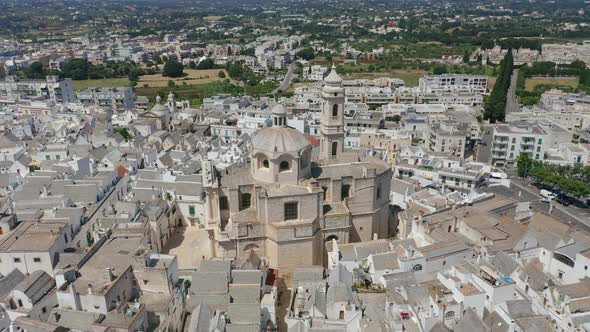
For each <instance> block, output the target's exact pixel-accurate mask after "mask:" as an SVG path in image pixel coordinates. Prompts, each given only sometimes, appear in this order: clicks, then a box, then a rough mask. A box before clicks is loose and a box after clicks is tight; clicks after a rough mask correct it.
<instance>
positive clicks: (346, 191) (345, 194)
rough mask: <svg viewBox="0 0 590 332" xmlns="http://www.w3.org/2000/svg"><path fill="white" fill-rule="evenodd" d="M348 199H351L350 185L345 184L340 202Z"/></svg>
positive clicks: (341, 189)
mask: <svg viewBox="0 0 590 332" xmlns="http://www.w3.org/2000/svg"><path fill="white" fill-rule="evenodd" d="M348 197H350V185H349V184H343V185H342V187H341V188H340V200H341V201H343V200H345V199H346V198H348Z"/></svg>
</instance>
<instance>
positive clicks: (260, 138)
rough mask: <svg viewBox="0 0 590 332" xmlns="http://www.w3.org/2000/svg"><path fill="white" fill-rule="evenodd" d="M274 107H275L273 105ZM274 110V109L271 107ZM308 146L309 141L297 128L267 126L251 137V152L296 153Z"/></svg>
mask: <svg viewBox="0 0 590 332" xmlns="http://www.w3.org/2000/svg"><path fill="white" fill-rule="evenodd" d="M275 108H276V107H275ZM273 112H274V109H273ZM308 146H310V143H309V141H308V140H307V138H305V136H304V135H303V134H302V133H300V132H299V131H298V130H297V129H294V128H291V127H268V128H264V129H262V130H260V131H259V132H258V134H256V136H254V138H253V139H252V149H253V152H255V153H256V152H267V153H270V154H283V153H290V154H293V155H297V153H298V152H299V151H301V150H303V149H305V148H307V147H308Z"/></svg>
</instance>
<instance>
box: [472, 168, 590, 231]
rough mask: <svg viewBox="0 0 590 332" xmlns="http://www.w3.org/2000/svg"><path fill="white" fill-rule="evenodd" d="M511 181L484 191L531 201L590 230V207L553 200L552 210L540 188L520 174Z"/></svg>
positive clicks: (542, 208)
mask: <svg viewBox="0 0 590 332" xmlns="http://www.w3.org/2000/svg"><path fill="white" fill-rule="evenodd" d="M510 181H511V185H510V188H506V187H502V186H498V187H490V188H485V189H483V191H485V192H492V193H495V194H501V195H503V196H507V197H510V198H512V199H515V200H516V201H519V202H531V205H532V207H533V208H534V209H535V210H537V211H540V212H544V213H546V214H551V215H553V216H555V217H556V218H557V219H559V220H562V221H564V222H565V223H567V224H570V225H576V226H577V227H579V228H581V229H585V230H588V231H590V209H584V208H578V207H575V206H563V205H561V204H559V203H557V202H555V201H553V202H551V205H552V207H553V209H552V210H551V211H550V205H549V203H546V202H543V201H542V198H543V197H541V195H539V189H537V188H536V187H534V186H532V185H531V184H530V183H528V181H527V180H524V179H522V178H519V177H518V176H511V177H510Z"/></svg>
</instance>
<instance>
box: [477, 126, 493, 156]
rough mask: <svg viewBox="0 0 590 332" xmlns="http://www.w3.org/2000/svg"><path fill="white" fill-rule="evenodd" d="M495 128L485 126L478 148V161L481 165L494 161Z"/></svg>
mask: <svg viewBox="0 0 590 332" xmlns="http://www.w3.org/2000/svg"><path fill="white" fill-rule="evenodd" d="M493 136H494V126H493V125H492V126H484V127H483V133H482V135H481V140H480V142H479V144H478V146H477V158H476V160H477V161H478V162H481V163H489V162H490V161H491V160H492V144H493V143H492V138H493Z"/></svg>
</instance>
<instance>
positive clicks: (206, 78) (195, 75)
mask: <svg viewBox="0 0 590 332" xmlns="http://www.w3.org/2000/svg"><path fill="white" fill-rule="evenodd" d="M220 71H222V72H223V73H224V74H225V77H229V75H228V74H227V72H226V71H225V69H202V70H198V69H185V70H184V74H185V75H184V76H183V77H178V78H171V77H164V76H162V75H161V74H154V75H144V76H141V77H140V78H139V82H137V86H138V87H145V86H146V84H147V86H148V87H154V88H157V87H166V86H168V81H170V80H172V81H174V83H175V84H176V85H179V86H180V85H192V84H206V83H211V82H215V81H223V80H224V79H225V78H220V77H219V72H220ZM185 83H186V84H185Z"/></svg>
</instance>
